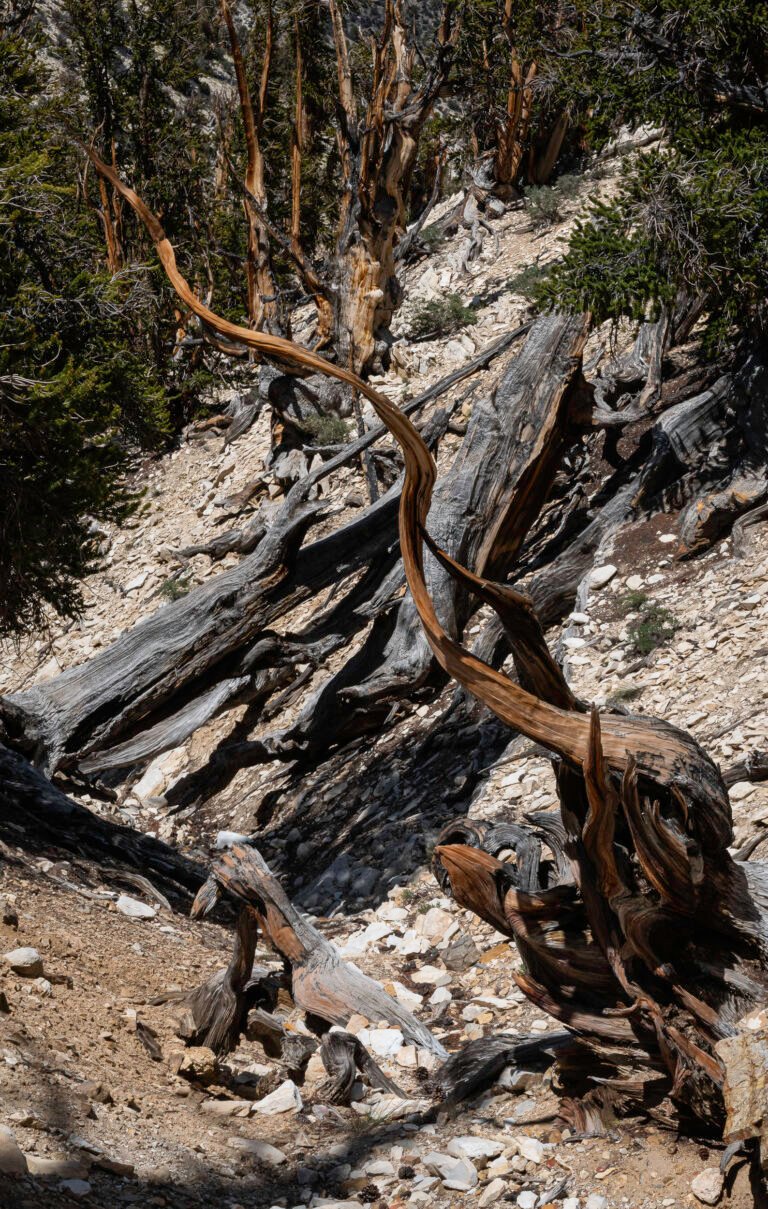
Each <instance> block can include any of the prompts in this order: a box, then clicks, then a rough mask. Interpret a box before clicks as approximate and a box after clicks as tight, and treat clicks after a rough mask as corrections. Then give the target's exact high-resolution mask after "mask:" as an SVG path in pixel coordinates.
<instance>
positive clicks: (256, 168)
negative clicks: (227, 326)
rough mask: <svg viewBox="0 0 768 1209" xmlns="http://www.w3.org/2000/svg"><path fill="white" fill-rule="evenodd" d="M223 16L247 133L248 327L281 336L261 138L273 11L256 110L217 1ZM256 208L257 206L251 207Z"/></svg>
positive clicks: (232, 32) (233, 34) (226, 14)
mask: <svg viewBox="0 0 768 1209" xmlns="http://www.w3.org/2000/svg"><path fill="white" fill-rule="evenodd" d="M221 13H222V16H223V18H224V23H225V25H226V27H227V33H228V35H229V44H230V48H231V50H232V60H233V62H234V65H235V77H236V79H237V91H238V95H239V98H240V113H241V116H242V120H243V129H244V131H245V146H246V152H247V157H248V158H247V164H246V169H245V180H244V185H245V190H244V199H243V209H244V211H245V217H246V221H247V223H248V250H247V254H246V266H245V269H246V283H247V287H248V318H249V320H250V323H251V325H252V327H254V328H263V329H264V330H265V331H268V332H275V333H277V334H282V333H283V332H284V331H285V322H284V318H283V316H282V314H281V307H280V295H279V291H278V288H277V282H276V280H275V275H274V272H273V271H272V254H271V249H270V242H269V232H268V230H267V227H266V225H265V223H264V219H263V213H264V211H265V210H266V208H267V190H266V182H265V178H264V154H263V152H262V149H261V133H262V128H263V125H264V117H265V114H266V108H267V89H268V87H269V76H270V71H271V67H272V43H273V37H274V30H273V19H272V6H271V3H268V4H267V15H266V27H265V31H264V41H263V46H264V52H263V60H262V65H261V78H260V81H259V91H258V97H257V100H256V104H255V105H254V103H253V101H252V98H251V91H250V88H249V86H248V75H247V72H246V67H245V61H244V59H243V54H242V51H241V49H240V40H239V38H238V36H237V30H236V29H235V22H234V19H233V17H232V13H231V10H230V7H229V4H228V3H227V0H221ZM254 203H256V204H254Z"/></svg>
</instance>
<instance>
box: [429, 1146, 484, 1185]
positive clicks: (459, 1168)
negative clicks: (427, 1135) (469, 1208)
mask: <svg viewBox="0 0 768 1209" xmlns="http://www.w3.org/2000/svg"><path fill="white" fill-rule="evenodd" d="M422 1161H423V1163H424V1166H425V1167H426V1169H427V1171H431V1172H433V1174H435V1175H439V1177H440V1179H441V1180H442V1182H443V1185H444V1187H446V1188H450V1189H452V1190H453V1191H454V1192H469V1191H470V1190H471V1189H472V1188H475V1187H476V1186H477V1182H478V1178H477V1172H476V1171H475V1168H474V1166H473V1165H472V1163H469V1162H468V1161H467V1160H466V1159H457V1158H456V1157H455V1156H454V1155H451V1154H441V1153H440V1152H439V1151H435V1150H433V1151H432V1152H431V1153H430V1154H428V1155H425V1157H424V1159H423V1160H422Z"/></svg>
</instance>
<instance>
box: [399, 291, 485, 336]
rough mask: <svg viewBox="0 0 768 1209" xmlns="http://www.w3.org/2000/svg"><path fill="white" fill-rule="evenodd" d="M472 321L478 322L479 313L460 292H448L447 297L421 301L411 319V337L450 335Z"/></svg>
mask: <svg viewBox="0 0 768 1209" xmlns="http://www.w3.org/2000/svg"><path fill="white" fill-rule="evenodd" d="M471 323H477V315H476V314H475V311H474V309H473V308H472V307H471V306H467V305H466V304H465V303H464V301H463V299H462V297H461V295H460V294H448V295H447V296H446V297H445V298H431V299H430V300H429V302H422V303H420V304H419V305H418V306H417V307H416V309H415V310H414V313H413V317H412V319H411V339H412V340H426V339H427V338H428V337H432V336H450V335H451V334H452V333H453V332H458V331H460V329H461V328H463V327H467V326H468V325H469V324H471Z"/></svg>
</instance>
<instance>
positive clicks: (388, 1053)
mask: <svg viewBox="0 0 768 1209" xmlns="http://www.w3.org/2000/svg"><path fill="white" fill-rule="evenodd" d="M357 1035H358V1037H359V1038H360V1040H361V1041H362V1043H363V1045H364V1046H365V1048H366V1049H370V1050H373V1052H374V1054H378V1056H379V1057H380V1058H390V1057H394V1055H395V1054H396V1053H397V1051H398V1050H399V1049H400V1047H401V1046H402V1044H403V1042H404V1040H405V1038H404V1037H403V1034H402V1033H401V1032H400V1029H399V1028H371V1029H366V1028H363V1029H360V1031H359V1033H358V1034H357Z"/></svg>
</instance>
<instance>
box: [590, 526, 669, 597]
mask: <svg viewBox="0 0 768 1209" xmlns="http://www.w3.org/2000/svg"><path fill="white" fill-rule="evenodd" d="M673 540H674V538H673ZM615 574H616V568H615V567H614V565H613V563H606V564H605V566H604V567H595V568H594V569H593V570H592V571H591V572H590V576H589V586H590V587H591V588H604V587H605V585H606V584H607V583H610V582H611V580H612V579H613V577H614V575H615Z"/></svg>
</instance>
